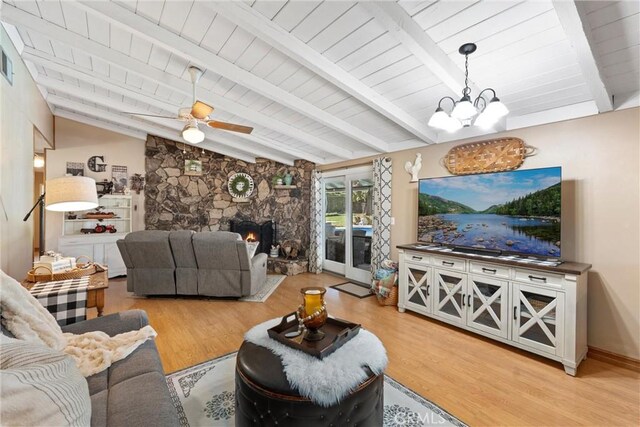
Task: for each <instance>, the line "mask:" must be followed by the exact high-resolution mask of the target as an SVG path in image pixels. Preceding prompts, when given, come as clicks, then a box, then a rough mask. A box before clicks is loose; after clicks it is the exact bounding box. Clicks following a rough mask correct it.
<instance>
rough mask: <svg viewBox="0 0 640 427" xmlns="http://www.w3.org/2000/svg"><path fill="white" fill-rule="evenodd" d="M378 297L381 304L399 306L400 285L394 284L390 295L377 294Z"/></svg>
mask: <svg viewBox="0 0 640 427" xmlns="http://www.w3.org/2000/svg"><path fill="white" fill-rule="evenodd" d="M376 296H377V295H376ZM377 298H378V304H380V305H381V306H388V305H392V306H397V305H398V285H394V286H393V288H391V292H389V296H388V297H386V298H381V297H379V296H377Z"/></svg>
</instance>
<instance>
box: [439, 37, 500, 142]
mask: <svg viewBox="0 0 640 427" xmlns="http://www.w3.org/2000/svg"><path fill="white" fill-rule="evenodd" d="M476 48H477V46H476V45H475V44H474V43H465V44H463V45H462V46H460V49H458V52H459V53H460V54H461V55H464V89H462V98H460V100H459V101H456V100H455V99H453V98H452V97H450V96H445V97H442V99H440V101H439V102H438V108H437V109H436V112H435V113H433V116H431V118H430V119H429V123H428V125H429V126H431V127H433V128H436V129H441V130H445V131H447V132H455V131H457V130H459V129H461V128H462V127H468V126H471V124H472V123H473V125H474V126H479V127H481V128H483V129H488V128H490V127H491V126H493V125H494V124H496V123H497V122H498V120H500V119H501V118H502V117H504V116H506V115H507V114H509V110H508V109H507V107H506V106H505V105H504V104H503V103H502V102H500V100H499V99H498V97H497V96H496V91H495V90H493V89H491V88H487V89H484V90H482V91H481V92H480V94H479V95H478V97H477V98H476V99H474V100H473V102H472V101H471V88H470V87H469V55H471V54H472V53H473V52H475V51H476ZM489 93H490V94H491V95H492V96H491V98H489V97H488V95H487V97H485V94H489ZM447 100H449V101H451V104H452V110H451V114H448V113H447V112H445V111H444V109H443V108H442V103H443V102H444V101H447ZM476 116H477V117H476ZM474 117H475V121H474V120H473V118H474Z"/></svg>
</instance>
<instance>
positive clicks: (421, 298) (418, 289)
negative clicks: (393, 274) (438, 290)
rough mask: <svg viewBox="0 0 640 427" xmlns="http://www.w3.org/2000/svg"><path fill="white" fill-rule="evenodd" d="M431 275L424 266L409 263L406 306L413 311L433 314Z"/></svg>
mask: <svg viewBox="0 0 640 427" xmlns="http://www.w3.org/2000/svg"><path fill="white" fill-rule="evenodd" d="M430 276H431V274H430V269H429V268H428V267H425V266H423V265H419V264H411V263H407V295H406V298H405V304H406V305H407V306H408V307H409V308H411V309H412V310H416V311H419V312H423V313H431V277H430Z"/></svg>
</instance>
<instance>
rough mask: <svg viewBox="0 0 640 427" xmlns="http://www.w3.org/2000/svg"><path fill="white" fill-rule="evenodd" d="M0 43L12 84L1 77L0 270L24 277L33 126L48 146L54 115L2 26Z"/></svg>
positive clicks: (27, 256) (28, 257) (28, 241)
mask: <svg viewBox="0 0 640 427" xmlns="http://www.w3.org/2000/svg"><path fill="white" fill-rule="evenodd" d="M0 45H2V48H3V49H4V51H5V52H6V54H7V56H8V57H9V58H10V59H11V60H12V62H13V70H14V76H13V85H11V84H9V82H8V81H7V80H6V79H5V78H4V77H2V76H0V99H1V101H0V108H1V109H0V197H1V199H2V200H1V202H2V205H3V206H4V208H3V206H0V268H2V270H4V271H5V272H7V274H9V275H10V276H13V277H15V278H16V279H23V278H24V277H25V275H26V272H27V270H28V269H29V268H30V266H31V262H32V257H33V255H32V253H31V251H32V242H33V240H32V239H33V237H32V236H33V221H27V222H23V221H22V218H23V217H24V215H25V214H26V213H27V211H28V210H29V209H30V208H31V206H32V205H33V140H34V127H36V128H37V129H38V130H39V131H40V132H41V133H42V135H43V136H44V138H45V139H47V140H48V141H49V142H53V115H52V114H51V111H50V110H49V107H48V106H47V103H46V102H45V101H44V99H43V98H42V95H41V94H40V92H39V91H38V88H37V87H36V85H35V82H34V81H33V79H32V78H31V75H30V74H29V72H28V70H27V68H26V66H25V64H24V63H23V62H22V59H21V58H20V56H19V55H18V52H17V51H16V49H15V48H14V46H13V44H12V43H11V40H10V39H9V36H8V35H7V33H6V32H5V30H4V28H2V27H1V26H0ZM4 211H6V216H5V212H4ZM34 214H35V215H37V211H36V212H34Z"/></svg>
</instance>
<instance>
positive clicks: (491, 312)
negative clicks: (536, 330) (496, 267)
mask: <svg viewBox="0 0 640 427" xmlns="http://www.w3.org/2000/svg"><path fill="white" fill-rule="evenodd" d="M468 288H469V291H468V296H467V306H468V310H469V313H468V314H467V325H469V326H470V327H472V328H474V329H478V330H481V331H483V332H486V333H489V334H492V335H497V336H499V337H503V338H507V337H508V335H509V326H508V325H509V322H508V320H509V319H508V310H509V298H508V288H509V286H508V283H507V282H503V281H501V280H495V279H491V278H485V277H476V276H470V277H469V284H468Z"/></svg>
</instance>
